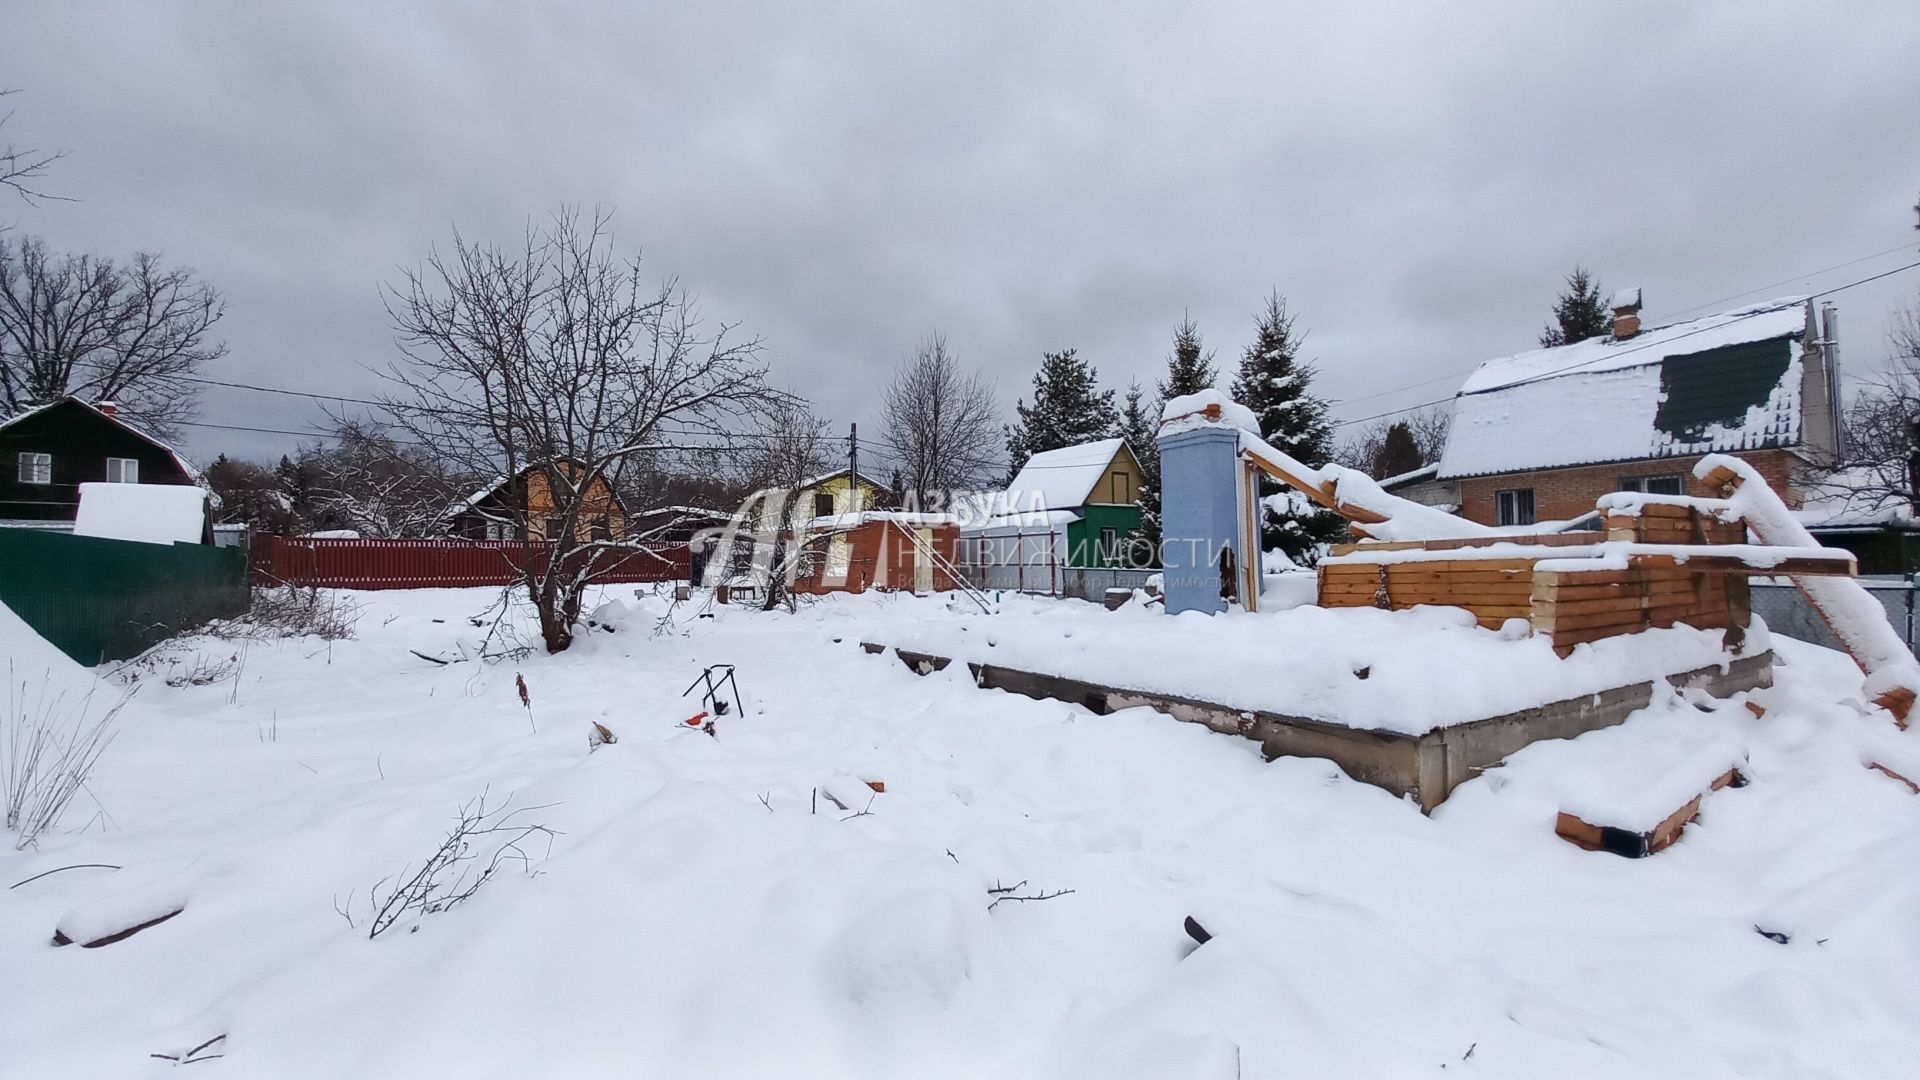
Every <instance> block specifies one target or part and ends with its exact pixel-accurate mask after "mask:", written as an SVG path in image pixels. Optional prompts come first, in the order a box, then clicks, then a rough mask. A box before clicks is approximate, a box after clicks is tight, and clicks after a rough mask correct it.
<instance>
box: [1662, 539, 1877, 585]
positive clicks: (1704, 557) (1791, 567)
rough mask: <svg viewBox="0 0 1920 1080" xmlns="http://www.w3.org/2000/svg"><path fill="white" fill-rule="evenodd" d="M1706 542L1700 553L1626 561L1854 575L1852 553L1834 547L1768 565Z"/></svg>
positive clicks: (1768, 573) (1694, 569) (1693, 568)
mask: <svg viewBox="0 0 1920 1080" xmlns="http://www.w3.org/2000/svg"><path fill="white" fill-rule="evenodd" d="M1712 547H1713V545H1705V547H1704V549H1703V550H1702V552H1701V553H1700V554H1697V555H1695V554H1688V555H1685V556H1680V555H1667V554H1652V553H1641V554H1633V555H1628V556H1627V565H1628V566H1629V567H1632V568H1634V569H1644V570H1662V569H1664V570H1685V571H1687V572H1689V573H1704V572H1707V571H1716V570H1718V571H1725V572H1727V573H1730V574H1748V575H1754V576H1759V577H1775V576H1780V577H1803V576H1814V577H1822V576H1824V577H1853V576H1854V573H1855V568H1854V561H1853V556H1852V554H1850V553H1848V552H1844V551H1836V552H1835V553H1834V554H1833V555H1832V556H1813V555H1795V556H1791V557H1789V558H1785V559H1781V560H1779V561H1778V562H1775V563H1773V564H1772V565H1769V566H1757V565H1755V564H1753V563H1751V562H1749V561H1747V560H1746V559H1745V558H1742V557H1741V556H1739V555H1723V554H1715V553H1714V552H1713V551H1712V550H1711V548H1712Z"/></svg>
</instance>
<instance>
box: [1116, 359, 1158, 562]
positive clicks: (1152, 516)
mask: <svg viewBox="0 0 1920 1080" xmlns="http://www.w3.org/2000/svg"><path fill="white" fill-rule="evenodd" d="M1159 432H1160V408H1159V406H1158V405H1157V404H1156V403H1155V402H1154V400H1153V399H1151V398H1149V397H1147V391H1146V388H1145V387H1143V386H1141V385H1140V384H1139V382H1137V381H1136V382H1135V383H1134V384H1133V385H1131V386H1129V387H1127V396H1126V399H1125V404H1123V405H1122V406H1121V408H1120V435H1121V437H1122V438H1124V439H1126V440H1127V446H1128V447H1129V448H1131V449H1132V450H1133V456H1134V457H1135V458H1136V459H1138V460H1139V462H1140V493H1139V495H1138V497H1137V499H1136V501H1137V502H1138V503H1139V504H1140V527H1139V529H1137V530H1136V531H1135V532H1134V535H1133V537H1131V538H1129V543H1128V545H1127V550H1129V551H1132V550H1134V549H1135V548H1136V547H1140V548H1144V547H1146V546H1147V545H1152V546H1154V547H1155V548H1156V549H1157V548H1158V545H1159V541H1160V447H1159V444H1158V442H1157V441H1156V437H1157V436H1158V434H1159ZM1133 538H1139V539H1142V540H1145V541H1147V545H1135V544H1133V543H1131V540H1132V539H1133Z"/></svg>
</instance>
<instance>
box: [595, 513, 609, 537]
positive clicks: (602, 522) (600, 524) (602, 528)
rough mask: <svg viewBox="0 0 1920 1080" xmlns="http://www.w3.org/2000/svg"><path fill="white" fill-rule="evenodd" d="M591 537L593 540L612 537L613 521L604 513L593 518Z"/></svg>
mask: <svg viewBox="0 0 1920 1080" xmlns="http://www.w3.org/2000/svg"><path fill="white" fill-rule="evenodd" d="M593 538H594V539H595V540H611V539H613V523H612V522H610V521H608V520H607V519H606V517H605V515H602V516H600V517H597V518H594V519H593Z"/></svg>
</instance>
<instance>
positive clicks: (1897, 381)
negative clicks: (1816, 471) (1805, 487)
mask: <svg viewBox="0 0 1920 1080" xmlns="http://www.w3.org/2000/svg"><path fill="white" fill-rule="evenodd" d="M1887 344H1888V346H1889V352H1890V354H1891V355H1890V356H1889V360H1890V363H1889V364H1888V368H1887V372H1886V374H1884V375H1882V376H1880V377H1879V378H1878V379H1876V380H1873V381H1872V382H1869V383H1867V384H1866V385H1865V386H1863V387H1862V388H1861V389H1860V390H1859V392H1857V393H1856V394H1855V395H1854V397H1853V400H1852V401H1850V402H1848V403H1847V409H1846V422H1845V432H1846V446H1845V451H1844V453H1843V454H1842V460H1841V466H1840V468H1839V469H1838V470H1830V471H1828V472H1826V473H1825V475H1816V476H1815V477H1812V478H1810V479H1811V481H1812V488H1813V490H1814V492H1815V493H1817V494H1819V495H1821V496H1822V497H1829V498H1841V497H1844V498H1845V499H1847V500H1848V501H1849V502H1850V503H1851V504H1852V505H1853V506H1854V507H1855V508H1857V509H1861V510H1879V509H1884V508H1886V507H1889V506H1893V505H1896V504H1899V503H1905V502H1910V501H1912V499H1913V494H1914V485H1915V483H1916V477H1915V475H1914V470H1915V466H1916V464H1920V462H1916V461H1915V457H1916V455H1917V454H1920V445H1916V443H1915V441H1914V424H1915V423H1916V422H1920V304H1916V305H1914V306H1911V307H1908V308H1907V309H1906V310H1905V311H1902V312H1900V313H1898V314H1896V315H1895V316H1894V318H1893V324H1892V326H1891V327H1890V328H1889V329H1888V331H1887Z"/></svg>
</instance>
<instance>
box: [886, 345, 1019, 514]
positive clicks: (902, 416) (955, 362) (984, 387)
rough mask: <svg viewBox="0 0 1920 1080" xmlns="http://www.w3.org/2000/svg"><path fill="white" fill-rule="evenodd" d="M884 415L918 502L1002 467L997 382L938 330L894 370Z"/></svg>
mask: <svg viewBox="0 0 1920 1080" xmlns="http://www.w3.org/2000/svg"><path fill="white" fill-rule="evenodd" d="M880 416H881V424H882V427H883V429H884V433H885V435H886V438H887V441H888V442H890V443H892V444H893V446H894V447H895V450H896V453H897V455H898V456H897V460H898V461H899V462H900V469H901V474H902V475H901V486H902V487H904V488H906V490H905V491H901V492H898V493H897V494H898V495H899V496H900V498H901V499H902V501H903V504H906V505H908V506H909V507H910V508H911V509H925V508H929V507H930V506H939V505H944V500H945V498H946V494H947V493H949V492H952V491H956V490H972V489H974V488H978V487H980V486H981V485H982V484H983V483H985V482H987V481H989V480H990V479H993V478H994V477H995V475H996V474H997V473H998V472H1000V471H1001V466H999V465H998V464H997V463H996V462H995V461H994V460H993V459H994V458H995V457H996V455H997V454H998V451H999V445H1000V437H1001V425H1000V408H999V405H998V403H997V402H996V401H995V400H994V393H993V386H992V384H990V383H989V382H987V381H986V380H985V379H984V378H982V377H981V376H980V374H979V373H977V372H963V371H962V370H961V369H960V362H959V359H958V357H956V356H955V355H954V354H953V351H952V350H951V349H949V348H948V347H947V339H946V338H944V337H942V336H941V335H939V334H937V333H936V334H932V335H930V336H929V337H927V338H926V339H925V340H924V341H922V342H921V343H920V346H919V348H918V349H916V350H915V351H914V354H913V355H912V356H911V357H909V358H908V359H907V360H906V361H904V362H903V363H902V364H901V365H900V368H899V369H898V370H897V371H896V372H895V373H894V376H893V382H892V383H891V384H889V385H888V386H887V391H886V397H885V398H884V399H883V400H882V402H881V407H880ZM935 492H939V493H940V494H939V495H935V494H933V493H935ZM908 500H911V501H908Z"/></svg>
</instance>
